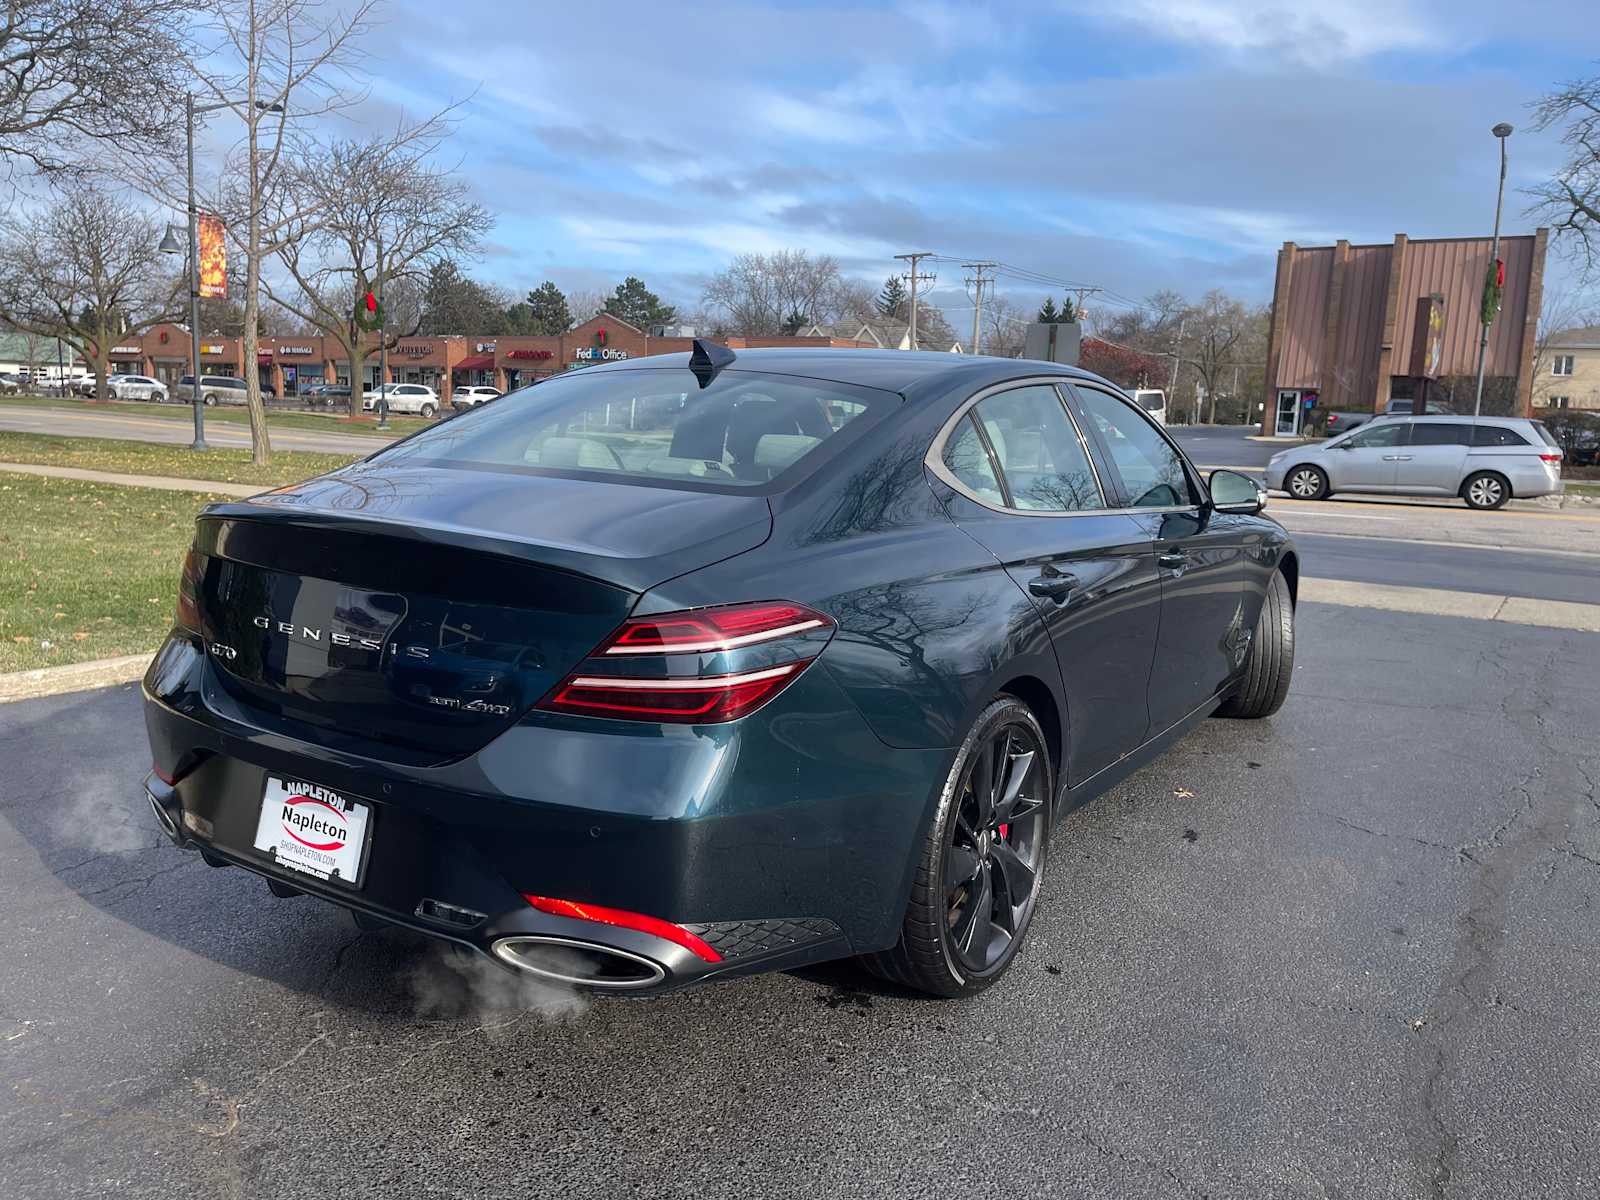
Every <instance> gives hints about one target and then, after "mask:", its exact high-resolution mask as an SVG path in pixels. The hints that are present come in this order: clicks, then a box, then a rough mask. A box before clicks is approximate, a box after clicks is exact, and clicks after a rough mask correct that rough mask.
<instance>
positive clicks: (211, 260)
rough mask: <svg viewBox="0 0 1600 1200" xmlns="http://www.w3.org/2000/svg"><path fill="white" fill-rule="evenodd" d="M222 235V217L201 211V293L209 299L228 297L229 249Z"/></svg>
mask: <svg viewBox="0 0 1600 1200" xmlns="http://www.w3.org/2000/svg"><path fill="white" fill-rule="evenodd" d="M222 235H223V227H222V218H221V217H217V216H213V215H212V214H210V213H201V214H200V295H202V296H203V297H205V298H206V299H207V300H226V299H227V298H228V250H227V247H226V246H225V245H224V244H223V236H222Z"/></svg>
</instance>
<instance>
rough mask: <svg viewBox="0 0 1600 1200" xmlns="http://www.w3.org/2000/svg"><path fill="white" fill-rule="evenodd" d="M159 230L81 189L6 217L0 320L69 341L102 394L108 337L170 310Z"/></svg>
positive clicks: (129, 332) (171, 314)
mask: <svg viewBox="0 0 1600 1200" xmlns="http://www.w3.org/2000/svg"><path fill="white" fill-rule="evenodd" d="M159 233H160V226H159V225H158V223H157V222H156V221H155V220H153V219H152V218H151V217H149V216H148V215H146V214H145V213H143V212H140V211H139V210H138V209H136V208H133V207H131V206H130V205H128V204H125V203H123V202H121V201H119V200H116V199H114V198H113V197H111V196H109V195H107V194H106V193H104V192H99V191H92V190H89V189H87V188H82V187H80V188H74V189H72V191H71V192H70V193H68V194H67V195H66V196H65V197H64V198H63V199H61V200H60V201H58V202H57V203H56V204H55V205H54V206H52V207H51V208H49V209H47V210H45V211H44V212H43V213H41V214H38V215H34V216H24V217H16V218H12V219H11V220H8V221H7V222H6V224H5V227H4V243H3V244H0V318H3V319H4V320H5V321H7V322H9V323H10V324H12V325H14V326H16V327H17V328H18V329H21V330H25V331H27V332H29V333H33V334H38V335H41V336H46V337H59V338H60V339H61V340H62V341H64V342H66V343H67V344H68V345H70V346H72V348H73V349H74V350H76V351H77V352H78V353H79V354H80V355H82V356H83V358H84V360H85V361H87V362H88V363H89V364H90V365H91V366H92V367H93V368H94V378H95V395H97V396H99V397H101V398H104V397H105V395H106V372H107V369H108V367H109V364H110V361H111V348H112V346H113V345H114V344H115V343H116V341H117V340H118V339H119V338H128V337H133V336H136V335H138V334H140V333H142V332H143V331H144V330H146V329H149V328H150V327H151V326H153V325H158V324H160V323H161V322H163V321H170V320H173V319H174V318H175V317H176V316H177V314H178V311H179V306H178V299H179V298H178V295H177V293H176V292H175V291H174V290H173V288H172V281H171V279H170V277H168V276H167V275H166V274H165V273H164V271H165V266H164V264H163V262H162V261H161V255H160V253H159V252H158V251H157V249H156V240H157V237H158V236H159Z"/></svg>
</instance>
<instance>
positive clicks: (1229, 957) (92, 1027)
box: [0, 604, 1600, 1200]
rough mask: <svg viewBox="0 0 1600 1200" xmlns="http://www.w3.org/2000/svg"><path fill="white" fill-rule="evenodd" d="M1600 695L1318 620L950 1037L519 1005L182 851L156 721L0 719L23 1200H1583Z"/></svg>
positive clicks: (1599, 679)
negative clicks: (153, 778) (1274, 697)
mask: <svg viewBox="0 0 1600 1200" xmlns="http://www.w3.org/2000/svg"><path fill="white" fill-rule="evenodd" d="M1597 666H1600V634H1593V633H1579V632H1572V631H1567V630H1561V629H1536V628H1529V627H1526V626H1518V625H1507V624H1499V623H1491V622H1486V621H1474V620H1461V619H1456V618H1448V617H1437V616H1427V615H1416V614H1407V613H1396V612H1383V611H1378V610H1374V609H1367V608H1361V607H1347V606H1342V607H1334V606H1330V605H1322V604H1307V605H1305V606H1303V608H1302V610H1301V613H1300V656H1299V662H1298V667H1297V672H1296V679H1295V685H1294V690H1293V692H1292V694H1291V696H1290V699H1289V702H1288V704H1287V706H1286V707H1285V708H1284V709H1283V711H1282V712H1281V713H1280V714H1279V715H1278V716H1277V717H1275V718H1273V719H1271V720H1268V721H1265V722H1262V723H1249V722H1227V721H1212V722H1208V723H1207V724H1206V725H1205V726H1204V727H1203V728H1201V729H1200V730H1199V731H1198V732H1196V733H1195V734H1193V735H1191V736H1190V737H1189V738H1188V739H1187V740H1186V741H1184V742H1183V743H1181V744H1180V745H1179V746H1178V747H1176V748H1175V749H1174V750H1173V751H1172V752H1171V753H1169V754H1168V755H1167V756H1166V757H1165V758H1164V759H1162V760H1160V761H1159V762H1157V763H1155V764H1153V765H1152V766H1149V767H1147V768H1145V769H1144V770H1142V771H1141V772H1140V773H1138V774H1137V775H1136V776H1134V777H1133V778H1132V779H1130V780H1129V781H1127V782H1126V783H1124V784H1123V785H1122V786H1120V787H1118V788H1117V789H1116V790H1115V791H1114V792H1112V793H1110V794H1108V795H1106V796H1104V797H1102V798H1100V799H1099V800H1096V801H1094V802H1092V803H1091V804H1090V805H1088V806H1086V807H1085V808H1083V809H1081V810H1079V811H1078V812H1076V813H1074V814H1071V815H1070V816H1068V817H1067V818H1066V819H1065V820H1064V822H1063V823H1062V824H1061V825H1060V826H1058V835H1057V841H1056V844H1055V850H1054V854H1053V860H1052V862H1051V866H1050V878H1049V881H1048V883H1047V888H1046V896H1045V899H1044V901H1043V902H1042V904H1041V909H1040V912H1039V915H1038V917H1037V919H1036V922H1035V926H1034V929H1033V932H1032V934H1031V937H1030V941H1029V944H1028V945H1027V947H1026V949H1025V951H1024V956H1023V958H1022V959H1021V960H1020V961H1019V963H1018V964H1017V966H1016V968H1015V969H1014V971H1013V972H1012V974H1011V975H1010V977H1008V978H1007V980H1006V981H1005V982H1004V983H1003V984H1002V985H1000V986H997V987H995V988H993V989H991V990H990V991H988V992H987V993H985V994H983V995H982V996H980V997H978V998H977V999H975V1000H971V1001H968V1002H964V1003H955V1004H951V1003H941V1002H935V1001H931V1000H926V999H920V998H913V997H910V996H908V995H905V994H902V993H899V992H896V991H894V990H893V989H890V988H887V987H885V986H883V985H880V984H877V983H875V982H873V981H872V980H871V979H869V978H867V977H865V976H863V975H862V974H861V973H859V972H858V971H856V970H855V969H854V968H852V967H850V966H848V965H845V966H838V967H829V968H826V969H820V970H815V971H810V972H807V973H804V974H800V975H777V976H771V977H765V978H759V979H754V980H749V981H744V982H738V983H733V984H727V985H723V986H720V987H717V988H714V989H708V990H705V991H702V992H699V993H691V994H687V995H679V996H674V997H669V998H665V999H661V1000H655V1001H626V1000H614V999H608V1000H600V1001H583V1000H579V999H576V998H574V997H572V996H568V995H561V994H555V993H547V992H541V993H530V994H522V995H516V994H512V993H511V992H509V991H508V990H507V989H506V986H505V984H504V982H503V980H502V978H501V977H500V976H499V975H497V974H480V973H476V972H472V971H468V970H464V969H463V968H462V967H460V966H458V965H453V964H452V962H451V960H448V959H446V958H444V957H442V956H441V955H440V954H439V953H438V952H436V951H435V950H433V949H432V948H430V947H428V946H426V945H424V944H422V943H421V942H420V941H418V940H416V939H414V938H412V937H410V936H409V935H405V934H401V933H365V934H362V933H359V932H358V931H356V930H355V929H354V928H353V926H352V925H351V924H350V923H349V921H348V919H347V918H346V917H345V916H343V915H342V914H341V913H339V912H337V911H335V910H333V909H332V908H329V907H325V906H322V905H320V904H318V903H317V902H315V901H312V900H308V899H303V898H302V899H298V900H288V901H283V900H274V899H272V898H271V897H270V896H269V895H268V894H267V890H266V887H265V885H264V884H263V883H262V882H261V881H260V880H259V879H257V878H254V877H252V876H249V875H247V874H245V873H244V872H241V871H237V870H221V871H219V870H212V869H210V868H208V867H206V866H205V865H204V864H202V863H201V862H200V861H199V860H198V858H196V857H195V856H193V855H189V854H185V853H183V852H181V851H178V850H176V849H173V848H171V847H169V846H168V845H166V844H165V842H164V841H163V840H162V839H161V837H160V835H159V833H158V832H157V831H156V829H155V827H154V825H153V823H152V821H151V819H150V818H149V815H148V812H147V811H146V809H145V806H144V803H143V801H142V799H141V798H140V797H139V794H138V780H139V779H140V777H141V776H142V774H143V771H144V769H145V763H146V762H147V754H146V749H145V744H144V732H143V726H142V722H141V720H140V716H139V704H138V695H137V690H136V688H134V687H121V688H116V689H111V690H107V691H101V692H94V693H82V694H78V695H69V696H57V697H54V698H51V699H48V700H37V701H30V702H26V703H21V704H14V705H9V706H5V707H0V761H3V762H4V763H5V764H6V769H5V772H4V776H3V778H0V816H3V820H0V878H3V879H4V880H5V887H4V895H5V900H6V905H5V909H6V913H7V917H8V919H7V921H6V923H5V925H4V928H3V929H0V958H3V961H4V962H5V963H6V964H7V967H6V970H5V971H4V972H3V974H0V1081H3V1087H0V1128H3V1129H4V1131H5V1136H4V1139H3V1141H0V1195H3V1196H7V1197H11V1196H15V1197H24V1198H29V1200H31V1198H34V1197H41V1198H42V1197H87V1196H105V1195H116V1196H119V1197H162V1198H169V1197H176V1196H207V1197H209V1196H222V1197H298V1196H312V1195H316V1196H340V1197H366V1196H395V1197H416V1196H456V1197H513V1196H515V1197H524V1196H528V1195H550V1196H623V1195H640V1196H697V1197H704V1196H793V1195H805V1196H811V1197H815V1196H891V1195H892V1196H952V1195H956V1196H964V1195H987V1194H1019V1195H1062V1196H1087V1195H1097V1196H1173V1197H1199V1196H1212V1197H1224V1196H1360V1197H1375V1196H1417V1197H1437V1196H1451V1197H1455V1196H1461V1197H1469V1196H1477V1197H1505V1196H1520V1195H1539V1196H1555V1195H1571V1196H1578V1195H1592V1194H1594V1191H1595V1188H1596V1186H1597V1183H1600V1166H1597V1165H1596V1163H1597V1157H1596V1150H1597V1149H1600V1133H1597V1130H1600V1005H1597V1004H1596V1003H1595V1000H1594V986H1593V980H1594V975H1595V971H1596V969H1597V967H1600V928H1597V923H1596V920H1595V911H1596V907H1595V899H1596V894H1597V891H1600V794H1597V792H1596V783H1597V781H1600V744H1597V743H1596V741H1595V737H1594V730H1595V728H1596V717H1597V715H1600V671H1597V670H1596V667H1597Z"/></svg>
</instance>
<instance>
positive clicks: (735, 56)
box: [355, 0, 1600, 328]
mask: <svg viewBox="0 0 1600 1200" xmlns="http://www.w3.org/2000/svg"><path fill="white" fill-rule="evenodd" d="M1593 5H1594V0H1536V2H1533V3H1522V4H1518V5H1504V4H1491V3H1486V2H1484V0H1454V2H1449V0H1442V2H1441V0H1315V2H1313V3H1304V2H1303V0H1268V2H1260V0H1115V2H1113V3H1105V2H1104V0H1097V2H1095V3H1055V4H1049V3H1023V2H1021V0H1018V2H1015V3H1011V4H1004V5H1000V4H985V3H977V2H970V3H947V2H945V0H917V2H915V3H883V4H871V3H861V4H852V5H843V4H827V3H807V2H805V0H787V2H784V3H768V2H763V0H751V2H748V3H728V2H723V0H706V2H700V3H695V4H676V3H670V2H662V0H658V2H657V3H653V4H634V3H626V2H617V0H612V2H610V3H607V4H604V5H596V6H593V7H589V6H582V5H565V4H563V5H556V4H551V3H547V2H546V3H530V2H529V0H522V3H520V4H517V5H511V4H503V3H502V4H496V3H492V2H489V0H450V2H449V3H448V4H441V3H439V0H389V6H388V8H387V9H386V12H385V16H384V18H383V21H382V23H381V25H380V26H379V27H378V28H377V30H376V31H375V32H374V34H373V36H372V37H371V38H370V51H371V58H370V60H369V61H368V63H367V68H368V70H370V71H371V72H372V74H373V76H374V80H373V85H372V95H371V98H370V100H369V101H368V102H367V104H365V105H364V106H362V108H361V109H359V110H358V111H357V114H356V118H355V119H357V120H360V121H381V120H387V119H392V118H393V117H394V115H395V114H396V111H397V110H403V111H404V112H405V113H406V114H408V115H410V116H413V117H415V116H420V115H425V114H427V113H431V112H433V111H436V110H437V109H439V108H440V107H442V106H444V105H446V104H449V103H452V102H456V103H459V108H458V109H457V110H456V114H455V124H454V126H453V129H452V132H451V134H450V137H449V139H448V141H447V143H446V145H445V148H444V153H445V154H446V155H447V156H448V157H449V159H450V160H451V161H452V162H453V163H456V164H459V165H458V168H457V170H458V174H459V176H460V177H461V178H462V179H463V180H464V181H465V182H466V183H467V185H468V186H469V187H470V189H471V190H472V191H473V193H474V194H475V196H476V198H477V199H479V200H480V201H481V202H482V203H484V204H485V205H486V206H488V207H489V208H490V209H491V210H492V211H493V212H495V213H496V214H497V217H498V220H497V224H496V226H495V229H494V231H493V232H492V234H491V235H490V237H489V239H488V241H487V243H486V246H485V250H484V254H483V257H482V259H481V260H480V261H479V262H478V263H477V264H475V265H474V267H473V271H474V273H475V274H477V275H478V276H480V277H481V278H484V279H486V280H489V281H492V282H495V283H498V284H502V285H504V286H506V287H509V288H512V289H515V290H517V291H519V292H520V291H522V290H525V289H526V288H529V287H533V286H536V285H537V284H538V283H540V282H541V281H542V280H544V279H546V278H548V279H552V280H554V281H555V282H556V283H558V284H559V285H561V286H563V287H565V288H568V289H572V288H598V287H606V288H609V286H610V285H611V284H613V283H614V282H616V281H617V280H619V279H620V278H622V277H623V276H625V275H629V274H633V275H639V276H641V277H642V278H644V279H645V280H646V282H648V283H649V284H650V285H651V286H652V287H653V288H655V290H657V291H659V292H661V293H662V294H663V295H664V296H665V297H666V298H667V299H668V300H670V301H674V302H677V303H678V304H680V305H681V306H683V307H685V308H687V309H693V308H694V307H695V306H696V305H697V304H698V301H699V295H700V291H701V288H702V287H703V285H704V282H705V280H706V278H707V276H709V275H710V274H711V273H713V272H715V271H717V270H718V269H720V268H721V267H723V266H725V265H726V264H727V262H728V261H729V260H730V259H731V258H732V257H733V256H735V255H738V254H741V253H745V252H748V251H771V250H777V249H783V248H793V249H805V250H808V251H810V252H812V253H814V254H831V255H834V256H835V257H837V258H838V259H839V260H840V262H841V264H842V265H843V266H844V268H845V270H846V272H847V273H849V274H851V275H853V276H859V277H860V278H862V279H864V280H869V281H872V282H873V283H875V284H876V283H881V281H882V280H883V278H884V277H885V276H886V275H888V274H889V273H891V272H895V271H899V270H903V269H904V268H903V264H899V263H896V262H895V261H894V258H893V255H895V254H897V253H904V252H908V251H923V250H929V251H935V252H938V253H939V254H941V255H945V256H948V257H949V258H951V259H954V260H957V261H956V262H942V263H938V264H936V266H935V268H934V270H935V271H936V272H937V275H938V280H937V283H936V284H935V285H934V297H935V302H936V303H937V304H939V305H940V306H942V307H944V308H945V309H946V315H947V316H949V317H950V319H951V320H952V321H953V322H954V323H955V324H956V325H957V327H958V328H960V327H961V322H962V320H963V319H964V318H963V309H965V312H966V313H967V314H970V301H969V300H968V299H967V298H966V294H965V289H964V287H963V285H962V282H961V277H962V276H963V274H965V272H963V271H962V270H961V269H960V267H959V261H960V260H966V259H986V260H994V261H998V262H1001V263H1004V264H1007V265H1008V266H1009V267H1012V268H1016V269H1017V270H1019V271H1021V272H1027V273H1030V274H1032V275H1033V276H1036V277H1043V278H1047V279H1049V280H1053V281H1060V282H1061V283H1063V284H1068V283H1070V284H1074V285H1078V286H1095V287H1099V288H1103V289H1105V291H1104V292H1103V293H1101V294H1100V295H1099V296H1098V297H1097V301H1098V302H1099V303H1102V304H1105V305H1107V306H1112V307H1115V306H1119V305H1124V304H1127V303H1130V302H1136V301H1138V300H1139V299H1141V298H1143V297H1145V296H1148V295H1149V294H1150V293H1152V292H1154V291H1156V290H1158V289H1163V288H1173V289H1177V290H1178V291H1180V292H1182V293H1184V294H1186V295H1188V296H1190V297H1198V296H1199V295H1200V294H1202V293H1203V292H1204V291H1206V290H1207V289H1209V288H1212V287H1221V288H1224V289H1226V290H1228V291H1229V292H1232V293H1234V294H1236V295H1238V296H1240V297H1242V298H1244V299H1246V300H1249V301H1252V302H1259V303H1264V302H1266V301H1267V300H1269V299H1270V293H1271V288H1272V279H1273V270H1274V262H1275V256H1276V253H1277V250H1278V248H1279V246H1281V244H1282V243H1283V242H1284V241H1285V240H1286V239H1292V240H1294V241H1296V242H1298V243H1300V244H1301V245H1317V244H1326V243H1328V242H1331V241H1333V240H1334V239H1336V238H1339V237H1346V238H1349V239H1351V240H1352V241H1356V242H1363V241H1389V240H1391V239H1392V238H1393V236H1394V234H1395V233H1397V232H1405V233H1407V234H1409V235H1410V236H1412V237H1440V236H1456V235H1464V234H1478V233H1481V234H1487V233H1488V232H1489V230H1490V227H1491V224H1492V221H1493V216H1494V196H1495V182H1496V172H1497V169H1498V158H1497V153H1498V152H1497V148H1496V144H1495V140H1494V138H1493V137H1492V135H1491V134H1490V133H1489V129H1490V126H1492V125H1493V124H1494V123H1495V122H1497V121H1509V122H1511V123H1512V124H1514V125H1516V126H1517V132H1516V133H1515V134H1514V135H1513V137H1512V139H1511V142H1510V150H1511V173H1510V177H1509V179H1508V194H1507V216H1506V219H1505V223H1504V224H1505V229H1506V231H1508V232H1513V233H1515V232H1530V231H1531V230H1532V228H1533V227H1534V225H1535V224H1536V221H1535V220H1534V219H1533V218H1532V217H1531V216H1530V215H1529V214H1528V213H1527V212H1526V211H1525V210H1526V208H1527V205H1528V203H1529V200H1528V197H1526V196H1525V195H1523V194H1521V193H1519V192H1518V191H1517V189H1519V188H1523V187H1527V186H1528V185H1530V184H1532V183H1535V182H1538V181H1539V180H1541V179H1544V178H1548V177H1549V176H1550V174H1551V173H1552V172H1553V171H1554V169H1555V168H1556V166H1557V164H1558V163H1559V161H1560V147H1559V145H1558V144H1557V142H1556V140H1555V137H1554V135H1552V134H1549V133H1545V134H1539V133H1536V132H1535V131H1533V129H1532V127H1531V117H1532V113H1531V110H1530V107H1529V106H1530V103H1531V102H1533V101H1535V100H1537V99H1538V98H1539V96H1540V95H1541V94H1543V93H1544V92H1546V91H1548V90H1549V89H1550V88H1551V87H1552V86H1553V85H1554V84H1555V83H1557V82H1558V81H1561V80H1564V79H1569V78H1573V77H1577V76H1580V75H1584V74H1593V73H1594V72H1595V71H1597V70H1600V66H1596V65H1595V60H1600V22H1597V21H1595V20H1594V7H1593ZM1565 271H1566V268H1565V267H1563V266H1561V265H1560V264H1559V263H1555V262H1553V264H1552V273H1553V276H1554V278H1555V279H1556V281H1557V282H1558V283H1560V282H1561V281H1562V280H1563V278H1564V275H1563V272H1565ZM1000 290H1001V292H1002V293H1003V294H1005V295H1007V296H1008V297H1009V298H1011V299H1013V300H1014V301H1015V302H1017V303H1019V304H1023V305H1032V304H1035V303H1037V301H1038V299H1039V298H1041V297H1042V295H1043V294H1044V291H1045V290H1046V289H1045V287H1044V286H1043V285H1042V284H1040V283H1039V282H1037V281H1029V280H1026V279H1023V278H1022V277H1021V276H1020V275H1019V274H1017V273H1015V272H1005V273H1003V274H1002V278H1001V281H1000ZM965 319H970V315H968V316H966V317H965Z"/></svg>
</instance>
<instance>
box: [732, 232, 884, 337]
mask: <svg viewBox="0 0 1600 1200" xmlns="http://www.w3.org/2000/svg"><path fill="white" fill-rule="evenodd" d="M862 300H863V297H862V296H860V295H857V294H856V293H855V292H854V291H852V290H851V288H850V287H849V285H848V283H847V281H846V280H845V278H844V276H843V274H842V273H841V272H840V270H839V263H838V260H837V259H835V258H833V257H832V256H831V255H828V254H823V255H819V256H817V257H816V258H812V257H811V255H810V254H809V253H807V252H806V251H804V250H778V251H775V252H773V253H772V254H741V255H739V257H737V258H735V259H734V260H733V262H731V263H730V264H729V265H728V267H727V269H726V270H722V271H718V272H717V273H716V274H715V275H713V276H712V277H711V281H710V282H709V283H708V284H706V287H705V292H704V294H703V296H702V297H701V302H702V304H703V305H704V307H705V308H706V309H708V310H710V311H711V312H712V313H715V314H716V315H717V317H718V323H719V324H721V325H723V326H725V327H726V328H727V330H728V331H729V332H730V333H735V334H743V335H745V336H748V337H771V336H773V335H776V334H783V333H793V332H796V330H797V329H798V328H803V327H804V326H806V325H810V324H813V323H822V324H828V323H831V322H833V321H835V320H837V319H838V318H839V317H842V316H845V315H850V310H851V309H852V308H853V307H855V306H857V305H859V304H860V303H862ZM865 302H866V304H868V305H870V304H871V303H872V297H871V295H870V292H869V293H868V294H867V295H866V297H865Z"/></svg>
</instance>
